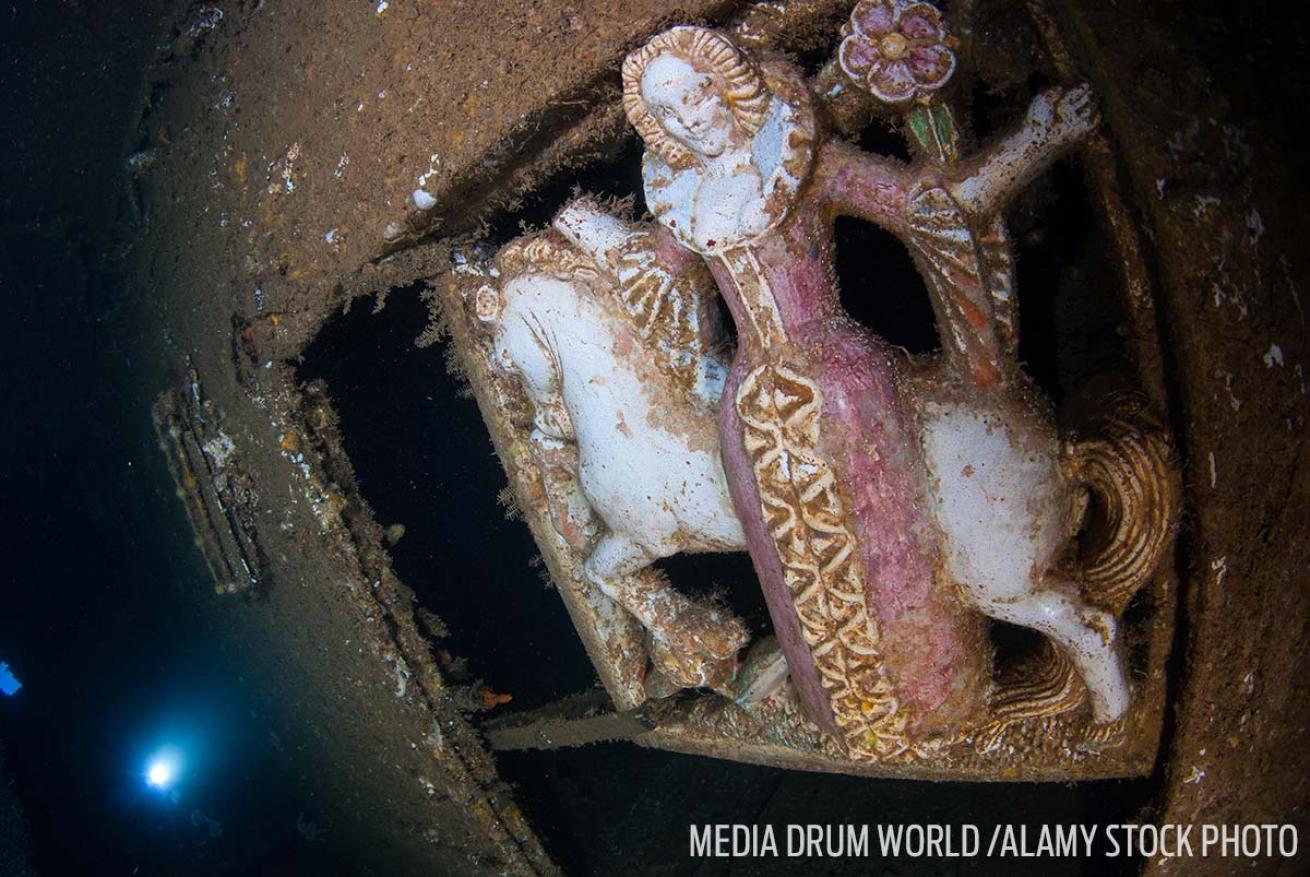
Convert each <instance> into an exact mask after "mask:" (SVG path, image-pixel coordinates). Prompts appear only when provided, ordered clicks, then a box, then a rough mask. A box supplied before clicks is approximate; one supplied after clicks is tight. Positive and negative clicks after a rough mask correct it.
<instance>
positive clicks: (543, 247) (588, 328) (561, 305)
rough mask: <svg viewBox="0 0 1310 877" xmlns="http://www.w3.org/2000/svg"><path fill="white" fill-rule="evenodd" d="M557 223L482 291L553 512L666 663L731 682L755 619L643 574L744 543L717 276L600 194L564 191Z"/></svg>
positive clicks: (589, 571)
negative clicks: (746, 621) (529, 412)
mask: <svg viewBox="0 0 1310 877" xmlns="http://www.w3.org/2000/svg"><path fill="white" fill-rule="evenodd" d="M555 229H556V230H555V231H552V232H546V233H544V234H538V235H531V236H527V237H524V238H520V239H518V240H516V241H513V242H511V243H510V244H509V245H507V246H506V247H505V248H503V249H502V250H501V251H500V253H499V254H498V256H497V258H496V267H497V269H498V272H499V282H498V284H496V285H494V286H493V285H491V284H488V285H484V286H482V287H481V288H480V289H479V290H478V291H477V294H476V303H475V309H476V313H477V316H478V318H479V319H480V320H482V321H483V323H484V324H485V325H486V326H487V327H488V329H489V330H490V332H489V334H490V338H491V349H492V355H493V357H494V361H495V366H496V367H497V368H499V369H501V370H503V371H505V372H509V373H512V374H515V375H517V376H518V379H519V381H520V383H521V386H522V388H523V390H524V391H525V393H526V395H527V397H528V399H529V401H530V402H531V404H532V408H533V429H532V434H531V439H530V441H531V445H532V449H533V453H534V456H535V458H536V462H537V464H538V467H539V468H540V470H541V474H542V479H543V483H544V485H545V488H546V495H547V502H548V504H549V505H550V510H551V517H552V520H553V522H554V524H555V528H556V530H557V531H558V532H559V533H560V535H561V536H563V537H564V538H565V540H566V541H568V542H569V543H570V544H572V545H573V546H574V547H575V548H578V549H579V550H582V551H587V550H588V548H589V553H588V554H587V559H586V562H585V563H584V564H583V573H584V575H585V576H586V577H587V579H588V580H589V581H591V582H592V583H593V584H595V585H596V586H597V587H598V588H599V589H600V590H601V591H602V592H603V593H604V594H605V595H606V596H608V597H610V598H611V599H613V600H615V601H616V602H618V603H619V604H620V605H621V606H623V607H624V609H626V610H627V611H628V612H630V613H631V614H632V615H633V616H635V617H636V618H637V619H638V620H639V621H640V622H641V623H642V625H643V626H645V628H646V629H647V630H648V631H649V632H650V634H651V637H652V640H653V641H654V642H653V644H654V646H655V649H654V652H655V654H654V655H653V657H654V658H655V659H656V662H657V667H659V668H660V669H662V670H664V671H665V674H666V676H668V677H669V678H671V679H672V680H674V681H675V682H676V684H678V685H681V686H686V687H691V686H699V685H708V686H710V687H715V688H719V689H721V690H726V686H727V684H728V683H729V682H730V681H731V679H732V676H733V675H734V674H735V669H736V662H735V656H736V653H737V652H738V651H739V650H740V649H741V648H742V646H744V645H745V644H746V641H747V639H748V635H747V632H746V630H745V627H744V626H743V625H742V624H741V622H740V621H739V620H737V619H736V618H735V617H733V616H732V615H731V614H730V613H728V612H727V611H725V610H723V609H721V608H716V607H714V606H712V605H711V604H709V603H706V602H703V601H695V600H691V599H689V598H688V597H686V596H684V595H682V594H679V593H678V592H677V591H675V590H674V589H672V588H671V587H669V586H668V584H667V582H665V581H664V580H663V578H662V577H660V576H654V575H644V576H642V575H635V574H636V573H638V572H639V571H641V570H643V569H644V568H646V567H648V566H649V565H650V564H651V563H653V562H654V561H655V560H657V559H659V558H662V557H668V556H670V555H673V554H677V553H680V552H726V551H741V550H745V547H746V545H745V536H744V534H743V532H742V528H741V524H740V522H739V521H738V519H737V515H736V513H735V512H734V511H733V507H732V500H731V498H730V497H729V495H728V485H727V479H726V477H725V476H724V473H723V464H722V462H721V461H720V458H719V437H718V428H717V425H716V416H717V414H716V411H717V407H718V399H719V396H720V395H721V393H722V387H723V380H724V376H725V374H726V372H727V366H726V364H725V363H724V362H723V361H722V360H721V359H720V358H719V357H718V356H717V355H716V353H715V349H714V345H715V342H716V340H717V339H716V331H715V330H716V328H717V317H716V311H715V305H714V300H713V297H712V296H713V284H712V283H711V281H710V279H709V277H708V275H707V274H705V273H704V269H703V268H701V269H699V270H691V271H687V272H680V273H679V276H678V277H676V278H675V277H674V276H673V275H671V274H669V273H668V272H666V271H664V270H663V269H662V268H660V267H659V265H658V264H657V262H656V260H655V258H654V254H653V253H652V252H651V251H650V247H651V243H650V237H649V235H648V234H647V233H646V232H645V231H643V230H640V229H634V227H632V226H630V225H629V224H627V223H624V222H623V221H621V220H619V219H618V218H616V217H613V216H610V215H609V214H607V213H605V212H603V211H602V210H600V209H599V208H598V207H597V206H596V205H594V204H593V203H592V202H590V201H586V200H582V201H578V202H574V203H573V204H571V205H569V206H568V207H567V208H566V209H565V210H564V212H563V213H562V214H561V215H560V216H559V217H558V218H557V219H556V221H555ZM690 264H693V265H694V260H692V261H691V263H690ZM697 267H698V266H697ZM593 512H594V515H595V517H598V518H599V519H600V522H601V523H602V524H603V529H601V528H598V527H597V526H596V522H595V520H594V519H593V518H592V513H593ZM598 529H601V531H600V532H599V533H597V530H598ZM597 537H598V538H597ZM593 542H594V545H593V544H592V543H593Z"/></svg>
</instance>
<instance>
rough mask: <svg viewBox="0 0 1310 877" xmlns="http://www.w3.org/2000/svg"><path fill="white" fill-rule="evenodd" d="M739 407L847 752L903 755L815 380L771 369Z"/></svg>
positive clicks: (770, 522)
mask: <svg viewBox="0 0 1310 877" xmlns="http://www.w3.org/2000/svg"><path fill="white" fill-rule="evenodd" d="M736 406H737V413H738V414H739V415H740V417H741V419H742V423H743V425H744V434H743V443H744V445H745V449H746V453H747V455H748V456H749V457H750V460H751V466H752V468H753V469H754V472H755V481H756V484H757V486H758V488H759V495H760V506H761V509H762V511H763V513H764V521H765V525H766V526H767V527H768V529H769V535H770V536H771V537H772V539H773V544H774V547H775V548H776V550H777V552H778V558H779V560H781V561H782V567H783V577H784V580H785V581H786V583H787V588H788V590H789V591H790V592H791V597H792V605H793V606H794V607H795V609H796V615H797V618H799V619H800V623H801V630H802V632H803V634H804V636H805V642H806V644H807V645H808V646H809V647H810V654H811V656H812V658H813V660H814V664H815V666H816V667H817V668H818V671H819V676H820V679H821V682H822V685H823V687H824V690H825V691H826V692H827V693H828V698H829V702H830V703H831V705H832V711H833V716H834V718H835V719H836V722H837V726H838V727H839V728H840V729H841V733H842V737H843V738H844V741H845V743H846V747H847V749H848V750H849V753H850V755H851V757H852V758H855V759H858V760H862V761H874V760H882V759H887V758H891V757H894V756H897V755H900V754H901V753H903V752H905V751H906V750H907V749H908V748H909V739H908V737H907V735H906V731H905V727H906V724H907V723H908V720H909V715H908V711H907V710H905V709H902V707H901V704H900V701H899V700H898V699H897V698H896V694H895V691H894V689H893V686H892V684H891V682H890V680H889V679H888V678H887V674H886V671H885V670H884V668H883V662H882V656H881V654H880V653H879V650H878V640H879V634H878V630H877V626H876V623H875V622H874V619H873V617H872V616H871V615H870V614H869V612H868V608H867V606H866V605H865V601H864V576H863V570H862V569H861V566H860V562H859V557H858V555H857V554H856V547H857V542H856V539H855V535H854V533H852V532H851V530H850V527H849V525H848V523H847V519H846V510H845V508H844V507H843V504H842V500H841V496H840V495H839V494H838V492H837V487H836V479H835V476H834V474H833V471H832V467H831V466H829V465H828V463H827V462H826V461H825V460H824V459H823V458H822V457H821V456H819V455H818V454H817V453H816V450H817V448H818V443H819V414H820V411H821V409H822V407H823V394H822V392H821V391H820V389H819V387H818V385H817V384H816V383H814V381H812V380H810V379H809V378H807V377H805V376H803V375H801V374H798V373H797V372H795V371H793V370H792V369H789V368H787V367H786V366H784V365H773V364H767V365H762V366H760V367H758V368H756V369H755V370H754V371H752V372H751V373H750V374H749V375H748V376H747V377H746V379H745V381H743V382H742V384H741V387H740V388H739V389H738V391H737V398H736Z"/></svg>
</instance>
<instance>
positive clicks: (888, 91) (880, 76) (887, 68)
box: [869, 60, 916, 104]
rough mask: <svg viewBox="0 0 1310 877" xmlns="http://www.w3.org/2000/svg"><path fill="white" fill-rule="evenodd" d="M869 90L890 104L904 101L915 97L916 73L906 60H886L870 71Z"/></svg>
mask: <svg viewBox="0 0 1310 877" xmlns="http://www.w3.org/2000/svg"><path fill="white" fill-rule="evenodd" d="M869 90H870V91H872V92H873V96H874V97H876V98H878V99H879V100H882V101H886V102H887V103H889V104H899V103H904V102H905V101H907V100H909V99H910V98H912V97H914V93H915V90H916V89H915V82H914V75H913V74H911V73H910V65H909V64H906V63H905V62H904V61H886V60H884V61H883V63H881V64H877V65H875V66H874V68H873V70H871V71H869Z"/></svg>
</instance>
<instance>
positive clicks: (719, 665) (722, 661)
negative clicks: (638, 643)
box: [582, 531, 749, 687]
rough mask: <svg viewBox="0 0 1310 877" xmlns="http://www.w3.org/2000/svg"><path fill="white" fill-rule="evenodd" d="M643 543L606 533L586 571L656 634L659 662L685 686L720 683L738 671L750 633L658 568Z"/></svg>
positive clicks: (612, 598)
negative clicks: (682, 590) (694, 597)
mask: <svg viewBox="0 0 1310 877" xmlns="http://www.w3.org/2000/svg"><path fill="white" fill-rule="evenodd" d="M654 560H655V557H654V556H652V555H651V553H650V552H649V551H647V550H646V548H644V547H643V546H642V545H640V544H638V543H637V542H635V541H634V540H632V539H630V538H629V537H627V536H624V535H623V534H621V533H615V532H613V531H611V532H609V533H607V534H605V536H603V537H602V538H601V540H600V541H599V542H598V543H597V544H596V548H595V550H594V551H592V553H591V556H590V557H588V558H587V561H586V563H584V564H583V567H582V570H583V574H584V575H586V577H587V579H588V580H589V581H591V582H592V583H593V584H594V585H595V586H596V587H597V588H599V589H600V591H601V593H603V594H605V596H607V597H609V598H610V599H611V600H614V601H615V602H616V603H618V604H619V605H620V606H622V607H623V608H624V609H626V610H627V611H628V612H630V613H631V614H632V615H633V617H635V618H636V619H637V620H638V621H640V622H641V624H642V626H643V627H645V628H646V629H647V630H648V631H650V634H651V637H652V639H654V640H655V650H654V651H655V652H656V655H655V657H656V659H657V666H661V668H662V669H664V670H665V671H666V673H668V674H669V675H671V676H673V677H675V678H676V680H677V682H678V683H679V684H680V685H682V686H683V687H694V686H700V685H710V686H711V687H721V685H723V684H726V683H727V682H728V681H729V680H730V679H731V676H732V674H733V672H734V671H735V666H736V665H735V656H736V654H737V652H738V651H739V650H740V649H741V648H742V646H744V645H745V644H746V641H747V639H748V638H749V636H748V634H747V632H746V629H745V626H744V625H743V624H742V623H741V622H740V621H739V620H738V619H737V618H736V617H735V616H733V615H732V613H730V612H727V611H721V610H719V609H716V608H715V607H713V606H710V605H704V604H701V603H697V602H695V601H692V600H690V599H688V598H687V597H685V596H683V595H682V594H680V593H678V592H677V591H676V590H674V589H673V588H672V587H671V586H670V585H669V583H668V581H667V580H665V579H664V577H663V576H662V575H660V574H658V573H657V572H656V571H654V570H646V567H648V566H650V564H651V563H652V562H654Z"/></svg>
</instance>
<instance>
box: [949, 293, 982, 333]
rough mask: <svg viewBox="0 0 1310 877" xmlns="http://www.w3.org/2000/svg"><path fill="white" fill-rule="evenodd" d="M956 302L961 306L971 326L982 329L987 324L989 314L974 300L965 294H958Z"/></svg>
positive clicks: (961, 310)
mask: <svg viewBox="0 0 1310 877" xmlns="http://www.w3.org/2000/svg"><path fill="white" fill-rule="evenodd" d="M955 303H956V304H957V305H959V306H960V312H961V313H963V314H964V318H965V319H966V320H968V321H969V325H970V326H973V327H974V328H975V329H981V328H983V327H984V326H986V325H987V314H986V313H985V312H984V311H983V309H982V308H980V307H978V306H977V305H976V304H974V303H973V302H972V301H970V300H969V299H967V298H964V297H963V296H956V297H955Z"/></svg>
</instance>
